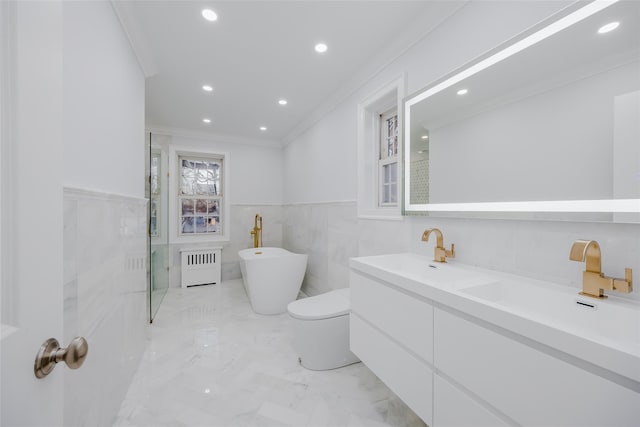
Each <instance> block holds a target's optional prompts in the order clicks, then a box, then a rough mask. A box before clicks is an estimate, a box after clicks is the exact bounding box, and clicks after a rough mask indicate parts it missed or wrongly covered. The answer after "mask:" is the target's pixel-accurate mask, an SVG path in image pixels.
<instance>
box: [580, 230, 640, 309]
mask: <svg viewBox="0 0 640 427" xmlns="http://www.w3.org/2000/svg"><path fill="white" fill-rule="evenodd" d="M600 254H601V253H600V245H598V242H596V241H595V240H576V241H575V242H574V243H573V246H571V253H570V254H569V259H570V260H571V261H580V262H582V261H585V260H586V264H587V265H586V270H585V271H583V272H582V292H580V295H586V296H589V297H593V298H606V297H607V296H606V295H605V294H604V291H605V290H609V291H613V290H615V291H618V292H624V293H627V294H628V293H629V292H631V291H632V290H633V286H632V280H631V279H632V271H631V269H630V268H625V269H624V279H616V278H613V277H606V276H605V275H604V274H603V273H601V272H600V265H601V259H600V258H601V257H600Z"/></svg>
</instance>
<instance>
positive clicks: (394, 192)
mask: <svg viewBox="0 0 640 427" xmlns="http://www.w3.org/2000/svg"><path fill="white" fill-rule="evenodd" d="M389 193H390V194H389V195H390V197H389V201H390V202H391V203H397V202H398V185H397V184H396V183H393V184H391V185H390V186H389Z"/></svg>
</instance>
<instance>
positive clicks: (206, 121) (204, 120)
mask: <svg viewBox="0 0 640 427" xmlns="http://www.w3.org/2000/svg"><path fill="white" fill-rule="evenodd" d="M202 122H203V123H211V119H202Z"/></svg>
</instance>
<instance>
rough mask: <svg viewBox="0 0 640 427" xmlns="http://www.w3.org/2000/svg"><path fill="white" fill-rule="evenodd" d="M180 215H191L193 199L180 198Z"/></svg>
mask: <svg viewBox="0 0 640 427" xmlns="http://www.w3.org/2000/svg"><path fill="white" fill-rule="evenodd" d="M182 215H193V200H191V199H183V200H182Z"/></svg>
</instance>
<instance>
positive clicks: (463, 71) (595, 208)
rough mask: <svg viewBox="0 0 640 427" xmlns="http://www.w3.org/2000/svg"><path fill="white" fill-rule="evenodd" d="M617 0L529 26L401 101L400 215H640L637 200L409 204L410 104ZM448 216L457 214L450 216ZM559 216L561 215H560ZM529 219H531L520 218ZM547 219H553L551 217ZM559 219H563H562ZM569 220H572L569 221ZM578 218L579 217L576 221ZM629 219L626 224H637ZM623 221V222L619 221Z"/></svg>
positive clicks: (571, 10) (606, 0) (602, 1)
mask: <svg viewBox="0 0 640 427" xmlns="http://www.w3.org/2000/svg"><path fill="white" fill-rule="evenodd" d="M617 2H618V0H594V1H593V2H591V3H588V4H587V5H585V6H582V7H580V6H581V5H573V6H569V7H568V8H566V9H564V10H563V11H561V12H559V14H562V15H563V16H561V17H560V18H557V15H556V16H553V17H551V18H549V19H548V20H546V21H545V22H543V23H541V24H539V25H537V26H534V27H532V28H531V29H529V30H528V31H525V32H524V33H522V34H520V35H519V36H516V37H515V38H513V39H511V40H508V41H507V42H505V43H503V44H501V45H500V46H498V47H497V48H495V49H492V50H491V51H489V52H488V53H486V54H485V55H482V56H480V57H478V58H476V59H475V60H473V61H471V62H469V63H467V64H465V65H463V66H462V67H460V68H458V69H456V70H454V71H453V72H452V73H450V74H448V75H446V76H444V77H442V78H441V79H439V80H436V81H435V82H434V83H432V84H430V85H428V86H426V87H425V88H423V89H421V90H419V91H417V92H415V93H413V94H411V95H409V96H408V97H406V98H405V99H404V101H403V117H404V123H403V153H404V158H403V169H404V179H403V192H402V195H403V215H407V214H425V213H447V212H448V213H450V214H448V215H447V214H442V216H454V217H455V216H461V217H469V216H470V214H469V213H472V212H488V213H505V215H491V214H489V215H483V216H482V217H487V218H496V217H498V218H502V217H509V218H510V217H515V218H523V217H522V216H521V215H514V216H509V215H508V213H537V212H541V213H561V214H566V213H638V212H640V199H608V200H550V201H520V202H482V203H426V204H411V203H410V200H411V188H410V176H411V168H410V161H409V158H408V156H409V155H410V153H411V132H410V129H411V112H410V108H411V106H412V105H414V104H416V103H418V102H420V101H423V100H424V99H426V98H428V97H430V96H432V95H434V94H436V93H438V92H441V91H443V90H445V89H447V88H449V87H450V86H452V85H454V84H457V83H459V82H461V81H462V80H464V79H466V78H467V77H470V76H473V75H474V74H477V73H479V72H480V71H482V70H484V69H487V68H489V67H490V66H492V65H494V64H496V63H498V62H500V61H502V60H505V59H507V58H509V57H511V56H512V55H514V54H516V53H518V52H520V51H522V50H524V49H526V48H528V47H530V46H533V45H534V44H536V43H538V42H540V41H542V40H545V39H547V38H548V37H551V36H553V35H554V34H556V33H558V32H560V31H562V30H564V29H566V28H568V27H570V26H572V25H574V24H577V23H578V22H580V21H582V20H584V19H586V18H588V17H590V16H592V15H594V14H596V13H598V12H600V11H601V10H604V9H606V8H607V7H609V6H611V5H613V4H615V3H617ZM451 213H460V215H452V214H451ZM534 217H535V216H534ZM561 217H562V216H561ZM523 219H531V218H528V217H527V218H523ZM549 219H557V218H555V217H553V216H551V217H550V218H549ZM562 219H567V218H565V217H562ZM569 219H570V220H573V219H576V218H569ZM577 219H578V220H579V219H581V218H580V217H578V218H577ZM587 220H592V219H587ZM597 220H600V219H597ZM637 221H638V220H637V219H636V220H631V221H630V222H637ZM622 222H625V221H622Z"/></svg>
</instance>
